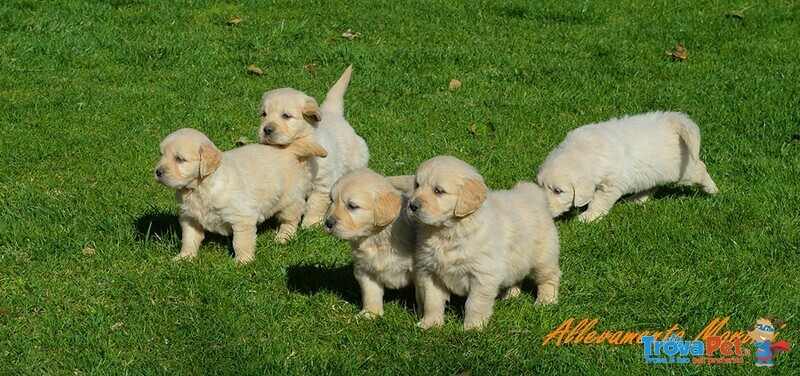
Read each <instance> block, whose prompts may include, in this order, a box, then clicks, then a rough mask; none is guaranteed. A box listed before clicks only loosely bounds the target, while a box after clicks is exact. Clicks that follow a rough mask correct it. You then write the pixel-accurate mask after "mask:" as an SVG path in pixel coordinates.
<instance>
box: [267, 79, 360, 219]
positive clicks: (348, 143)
mask: <svg viewBox="0 0 800 376" xmlns="http://www.w3.org/2000/svg"><path fill="white" fill-rule="evenodd" d="M352 70H353V67H352V66H350V67H348V68H347V70H345V71H344V74H342V77H341V78H339V80H338V81H337V82H336V84H334V85H333V87H331V89H330V90H329V91H328V94H327V95H326V96H325V100H324V101H323V102H322V105H321V106H317V102H316V101H315V100H314V98H311V97H309V96H308V95H306V94H305V93H303V92H302V91H299V90H295V89H292V88H281V89H275V90H272V91H269V92H266V93H264V96H263V97H262V98H261V109H260V111H261V125H260V126H259V128H258V135H259V136H258V137H259V141H260V142H261V143H262V144H272V145H289V144H291V143H293V142H299V141H310V142H314V143H318V144H320V145H322V147H323V148H325V150H327V151H328V157H327V158H325V159H319V158H311V160H310V165H311V171H312V175H313V183H312V186H311V188H310V189H309V192H308V198H307V200H308V203H307V207H306V209H305V213H304V217H303V223H302V226H303V227H309V226H313V225H315V224H317V223H319V222H321V221H322V217H323V216H324V215H325V210H326V209H327V207H328V200H329V194H330V190H331V186H332V185H333V183H335V182H336V180H337V179H339V178H340V177H341V176H342V175H344V174H345V173H347V172H350V171H353V170H355V169H358V168H361V167H366V166H367V162H368V161H369V149H367V143H366V142H364V139H362V138H361V137H359V136H358V135H357V134H356V133H355V131H353V128H352V127H351V126H350V124H349V123H348V122H347V120H345V118H344V93H345V91H346V90H347V85H348V83H349V82H350V74H351V72H352Z"/></svg>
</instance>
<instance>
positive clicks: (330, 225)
mask: <svg viewBox="0 0 800 376" xmlns="http://www.w3.org/2000/svg"><path fill="white" fill-rule="evenodd" d="M335 225H336V221H334V220H333V219H332V218H328V219H326V220H325V227H326V228H327V229H332V228H333V226H335Z"/></svg>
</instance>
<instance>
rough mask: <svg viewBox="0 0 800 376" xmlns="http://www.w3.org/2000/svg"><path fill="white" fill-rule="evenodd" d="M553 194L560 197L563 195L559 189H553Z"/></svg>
mask: <svg viewBox="0 0 800 376" xmlns="http://www.w3.org/2000/svg"><path fill="white" fill-rule="evenodd" d="M553 193H555V194H557V195H560V194H562V193H564V191H562V190H561V188H553Z"/></svg>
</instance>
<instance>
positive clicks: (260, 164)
mask: <svg viewBox="0 0 800 376" xmlns="http://www.w3.org/2000/svg"><path fill="white" fill-rule="evenodd" d="M312 156H314V157H324V156H325V149H323V148H322V147H321V146H319V145H317V144H314V143H297V144H294V145H292V146H290V147H287V148H284V149H281V148H279V147H274V146H267V145H260V144H253V145H246V146H243V147H240V148H237V149H233V150H230V151H226V152H221V151H220V150H219V149H217V147H216V146H215V145H214V143H212V142H211V140H209V139H208V138H207V137H206V136H205V135H204V134H202V133H200V132H199V131H197V130H194V129H190V128H184V129H181V130H178V131H176V132H174V133H172V134H170V135H169V136H167V137H166V138H165V139H164V141H162V142H161V160H160V161H159V162H158V165H156V169H155V178H156V180H157V181H158V182H160V183H162V184H164V185H166V186H168V187H170V188H173V189H175V199H176V200H177V201H178V205H179V206H180V218H179V220H180V224H181V230H182V231H183V239H182V242H181V252H180V253H179V254H178V255H177V256H175V258H174V259H173V260H178V259H182V258H192V257H195V256H196V255H197V249H198V248H199V247H200V243H202V242H203V238H204V237H205V231H206V230H208V231H212V232H215V233H218V234H221V235H225V236H230V235H233V249H234V252H235V254H236V255H235V257H234V259H235V260H236V261H239V262H242V263H245V262H248V261H251V260H252V259H253V255H254V253H255V246H256V226H257V225H258V224H259V223H261V222H263V221H265V220H266V219H268V218H270V217H272V216H273V215H275V214H277V218H278V221H279V222H280V227H279V229H278V234H277V235H276V236H275V240H276V241H278V242H280V243H283V242H286V240H288V239H289V238H290V237H291V236H292V235H294V233H295V231H296V230H297V225H298V224H299V223H300V217H301V216H302V214H303V208H304V207H305V194H306V190H307V189H308V186H309V185H310V184H311V171H310V168H309V167H308V163H307V162H305V160H306V159H307V158H309V157H312Z"/></svg>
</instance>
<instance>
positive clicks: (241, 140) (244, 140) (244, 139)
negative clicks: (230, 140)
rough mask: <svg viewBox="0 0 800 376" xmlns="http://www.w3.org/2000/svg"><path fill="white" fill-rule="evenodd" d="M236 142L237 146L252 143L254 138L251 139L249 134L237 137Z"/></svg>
mask: <svg viewBox="0 0 800 376" xmlns="http://www.w3.org/2000/svg"><path fill="white" fill-rule="evenodd" d="M234 143H235V144H236V146H244V145H247V144H252V143H253V140H251V139H249V138H248V137H247V136H242V137H239V138H237V139H236V141H234Z"/></svg>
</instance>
